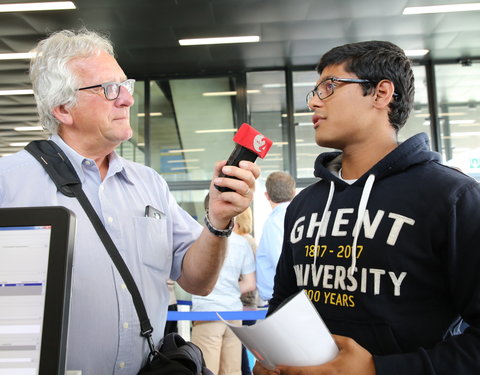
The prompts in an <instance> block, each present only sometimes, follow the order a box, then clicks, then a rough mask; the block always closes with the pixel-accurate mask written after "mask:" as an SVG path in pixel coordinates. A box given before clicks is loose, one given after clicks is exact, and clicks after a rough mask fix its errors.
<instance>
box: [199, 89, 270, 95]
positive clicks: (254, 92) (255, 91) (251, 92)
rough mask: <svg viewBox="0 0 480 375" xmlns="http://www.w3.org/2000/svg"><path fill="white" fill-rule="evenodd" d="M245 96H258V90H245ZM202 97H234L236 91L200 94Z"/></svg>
mask: <svg viewBox="0 0 480 375" xmlns="http://www.w3.org/2000/svg"><path fill="white" fill-rule="evenodd" d="M246 92H247V94H259V93H260V92H261V91H260V90H246ZM202 95H203V96H235V95H237V92H236V91H212V92H204V93H202Z"/></svg>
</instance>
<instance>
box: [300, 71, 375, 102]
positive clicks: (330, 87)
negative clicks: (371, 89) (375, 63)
mask: <svg viewBox="0 0 480 375" xmlns="http://www.w3.org/2000/svg"><path fill="white" fill-rule="evenodd" d="M336 82H345V83H369V82H370V81H369V80H368V79H359V78H335V77H332V78H327V79H325V80H323V81H322V82H320V83H319V84H318V85H317V86H315V88H314V89H313V90H312V91H310V92H309V93H308V94H307V98H306V99H307V106H308V103H309V102H310V100H312V99H313V97H314V96H315V94H317V96H318V99H320V100H323V99H326V98H328V97H329V96H331V95H333V93H334V92H335V87H337V84H336Z"/></svg>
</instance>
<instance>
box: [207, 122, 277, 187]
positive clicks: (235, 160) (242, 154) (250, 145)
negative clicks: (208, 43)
mask: <svg viewBox="0 0 480 375" xmlns="http://www.w3.org/2000/svg"><path fill="white" fill-rule="evenodd" d="M233 141H234V142H235V143H236V145H235V148H234V149H233V151H232V153H231V154H230V156H229V158H228V160H227V163H226V165H233V166H235V167H238V164H239V163H240V161H241V160H247V161H251V162H255V160H256V159H257V157H258V156H260V157H261V158H262V159H263V158H264V157H265V156H266V155H267V152H268V150H270V147H271V146H272V144H273V142H272V141H271V140H270V139H268V138H267V137H265V136H264V135H263V134H261V133H259V132H258V131H257V130H255V129H254V128H252V127H251V126H250V125H248V124H246V123H244V124H242V126H241V127H240V129H239V130H238V132H237V133H236V134H235V136H234V137H233ZM219 177H229V178H235V177H233V176H226V175H225V174H223V173H221V174H220V175H219ZM215 187H216V188H217V189H218V190H219V191H221V192H225V191H233V190H232V189H230V188H227V187H222V186H217V185H215Z"/></svg>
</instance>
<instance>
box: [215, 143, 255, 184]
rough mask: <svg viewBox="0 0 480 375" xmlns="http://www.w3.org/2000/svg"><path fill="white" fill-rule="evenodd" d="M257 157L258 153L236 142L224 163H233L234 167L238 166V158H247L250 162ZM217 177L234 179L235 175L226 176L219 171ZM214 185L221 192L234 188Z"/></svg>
mask: <svg viewBox="0 0 480 375" xmlns="http://www.w3.org/2000/svg"><path fill="white" fill-rule="evenodd" d="M257 157H258V155H257V154H256V153H255V152H253V151H251V150H249V149H248V148H246V147H243V146H241V145H239V144H238V143H237V144H236V146H235V148H234V149H233V151H232V153H231V154H230V156H229V157H228V160H227V164H226V165H234V166H235V167H238V163H240V160H247V161H251V162H252V163H254V162H255V160H257ZM219 177H229V178H235V179H236V177H233V176H227V175H225V174H223V173H220V175H219ZM215 187H216V188H217V190H219V191H221V192H222V193H223V192H225V191H234V190H232V189H230V188H227V187H224V186H217V185H215Z"/></svg>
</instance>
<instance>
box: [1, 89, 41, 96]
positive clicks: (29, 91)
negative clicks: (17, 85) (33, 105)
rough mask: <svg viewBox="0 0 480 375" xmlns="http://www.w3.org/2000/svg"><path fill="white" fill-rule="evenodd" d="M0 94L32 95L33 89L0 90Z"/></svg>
mask: <svg viewBox="0 0 480 375" xmlns="http://www.w3.org/2000/svg"><path fill="white" fill-rule="evenodd" d="M0 95H3V96H6V95H33V90H0Z"/></svg>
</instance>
